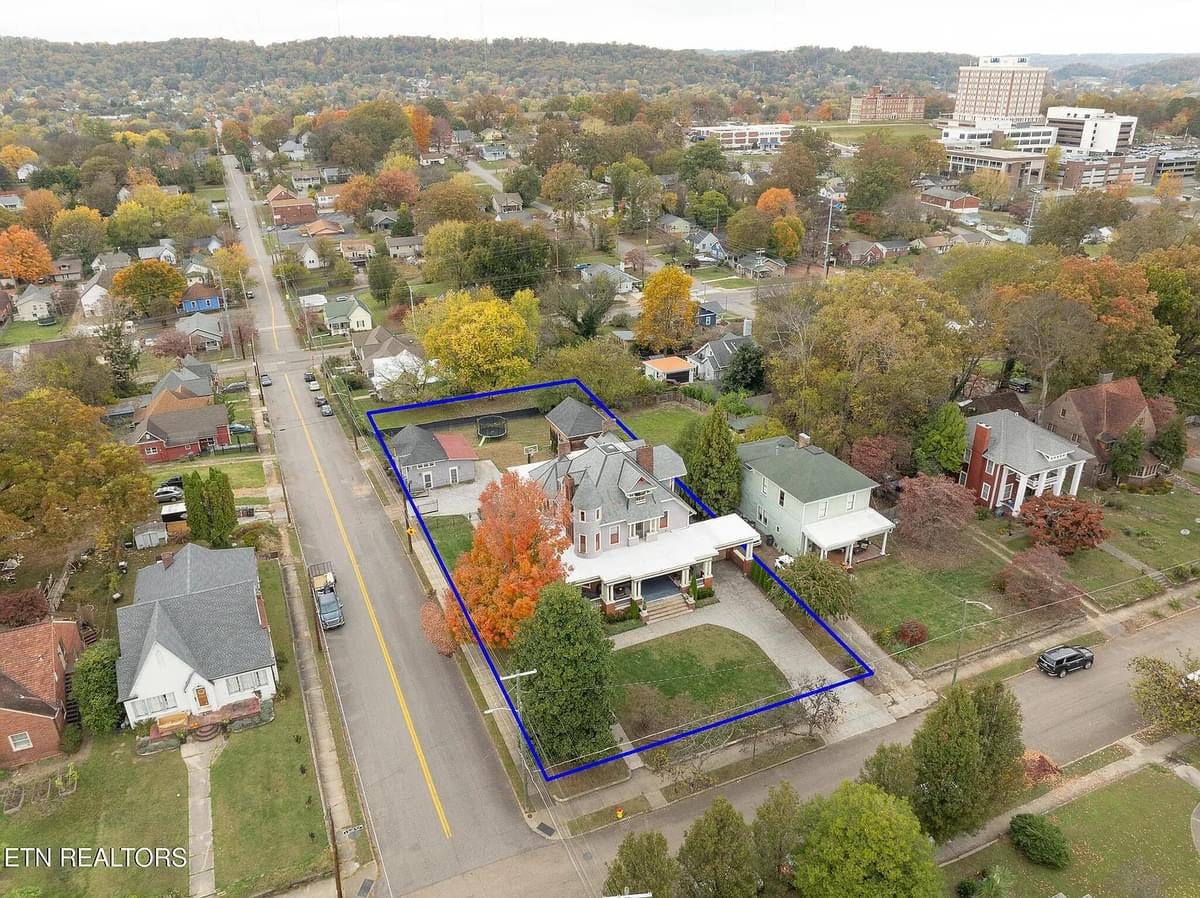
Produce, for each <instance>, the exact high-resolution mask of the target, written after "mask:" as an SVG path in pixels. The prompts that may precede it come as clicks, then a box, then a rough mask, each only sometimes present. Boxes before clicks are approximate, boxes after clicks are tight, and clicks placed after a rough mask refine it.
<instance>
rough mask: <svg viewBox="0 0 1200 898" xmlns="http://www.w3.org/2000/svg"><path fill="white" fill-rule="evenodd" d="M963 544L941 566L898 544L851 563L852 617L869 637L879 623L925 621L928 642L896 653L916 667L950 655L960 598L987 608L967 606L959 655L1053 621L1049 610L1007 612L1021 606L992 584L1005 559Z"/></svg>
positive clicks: (892, 624) (892, 625)
mask: <svg viewBox="0 0 1200 898" xmlns="http://www.w3.org/2000/svg"><path fill="white" fill-rule="evenodd" d="M967 546H968V547H967V548H966V549H965V550H964V552H963V554H962V555H961V556H960V558H959V559H958V561H959V562H960V564H959V566H957V567H954V568H950V569H946V570H942V569H937V568H933V567H930V566H927V565H924V564H923V563H921V562H919V561H918V560H917V559H915V558H912V557H909V556H907V555H906V554H905V553H904V551H903V549H901V548H899V547H897V548H896V549H892V550H891V553H890V554H889V555H888V556H887V557H886V558H880V559H876V560H874V561H869V562H866V563H865V564H861V565H858V566H856V567H855V570H854V579H855V582H856V583H857V585H858V589H859V595H858V600H857V602H856V603H855V611H854V616H855V617H856V618H857V619H858V622H859V623H861V624H862V625H863V627H864V628H865V629H866V630H867V632H868V633H870V634H871V635H872V636H873V637H875V636H877V635H878V634H879V633H880V631H881V630H884V629H885V628H896V627H899V625H900V624H901V623H903V622H904V621H906V620H917V621H920V622H921V623H923V624H925V626H927V627H928V628H929V641H928V642H926V643H924V644H923V645H920V646H918V647H917V648H915V649H908V650H905V651H904V653H903V654H902V655H901V656H900V657H901V658H905V659H907V660H909V661H911V662H912V663H914V664H916V665H917V666H919V667H922V668H928V667H931V666H933V665H935V664H939V663H941V662H943V661H948V660H950V659H951V658H953V657H954V652H955V645H956V643H957V636H956V634H957V632H958V629H959V624H960V622H961V620H962V603H963V599H964V598H965V599H969V600H973V601H977V602H983V603H984V604H986V605H989V606H990V607H991V609H992V610H991V611H988V610H986V609H984V608H981V607H980V606H978V605H967V613H966V621H967V630H966V632H965V633H964V634H963V640H962V652H963V654H964V655H966V654H968V653H970V652H971V651H974V650H975V649H979V648H983V647H984V646H987V645H991V644H993V643H996V642H999V641H1001V640H1004V639H1007V638H1010V637H1012V636H1015V635H1017V634H1018V633H1021V632H1023V631H1027V630H1032V629H1035V628H1037V627H1039V626H1042V625H1043V624H1045V623H1047V622H1049V621H1051V620H1054V619H1055V615H1058V616H1059V617H1061V612H1055V611H1043V612H1030V613H1029V614H1019V615H1016V616H1015V617H1011V616H1009V615H1011V614H1013V612H1017V611H1021V610H1023V606H1020V605H1018V604H1017V603H1016V602H1013V601H1012V600H1010V599H1008V598H1006V597H1005V596H1004V594H1003V593H1001V592H998V591H996V590H995V589H993V588H992V583H993V580H994V578H995V576H996V574H998V573H999V572H1000V570H1001V569H1002V568H1003V567H1004V565H1005V561H1004V560H1003V559H1001V558H1000V557H999V556H998V555H996V554H995V553H994V552H990V551H988V550H987V549H985V548H983V547H982V546H978V545H976V544H975V543H973V542H970V543H968V544H967ZM889 548H891V547H890V546H889ZM883 648H885V649H889V650H895V648H896V647H895V646H889V645H884V646H883Z"/></svg>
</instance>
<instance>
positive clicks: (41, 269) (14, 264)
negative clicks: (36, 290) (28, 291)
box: [0, 225, 50, 281]
mask: <svg viewBox="0 0 1200 898" xmlns="http://www.w3.org/2000/svg"><path fill="white" fill-rule="evenodd" d="M49 274H50V250H48V249H47V248H46V244H44V243H43V242H42V241H41V240H39V239H38V235H37V234H35V233H33V231H31V230H29V228H24V227H21V225H11V226H10V227H9V228H8V229H7V230H5V231H0V275H3V276H4V277H10V278H13V279H15V280H18V281H36V280H38V279H39V278H44V277H46V276H47V275H49Z"/></svg>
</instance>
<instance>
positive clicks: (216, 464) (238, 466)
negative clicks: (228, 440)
mask: <svg viewBox="0 0 1200 898" xmlns="http://www.w3.org/2000/svg"><path fill="white" fill-rule="evenodd" d="M148 467H149V472H150V476H151V477H152V478H154V482H155V483H156V484H158V483H161V482H162V481H164V480H166V479H167V478H168V477H174V476H175V475H176V474H183V475H185V476H186V475H187V474H191V473H192V472H193V471H199V472H200V474H201V475H202V476H205V477H207V476H208V469H209V468H220V469H221V471H223V472H224V473H225V474H226V475H227V476H228V477H229V485H230V486H231V487H232V488H233V489H235V490H243V489H251V488H255V489H263V488H265V487H266V485H267V475H266V473H265V472H264V471H263V466H262V461H261V460H260V459H258V458H257V457H251V458H245V457H239V458H236V459H233V458H225V459H221V458H217V459H202V460H200V461H194V462H172V463H170V464H165V465H150V466H148Z"/></svg>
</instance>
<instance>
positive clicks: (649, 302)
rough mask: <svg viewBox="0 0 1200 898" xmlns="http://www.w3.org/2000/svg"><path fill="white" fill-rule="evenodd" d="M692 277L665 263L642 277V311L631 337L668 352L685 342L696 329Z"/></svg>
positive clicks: (656, 350) (645, 345) (680, 269)
mask: <svg viewBox="0 0 1200 898" xmlns="http://www.w3.org/2000/svg"><path fill="white" fill-rule="evenodd" d="M691 291H692V278H691V275H689V274H688V273H687V272H686V271H684V270H683V269H682V268H680V267H679V266H677V265H669V266H667V267H666V268H663V269H660V270H659V271H656V272H655V273H654V274H652V275H650V277H648V278H647V279H646V288H645V291H644V292H643V295H642V314H641V317H640V318H638V320H637V323H636V324H635V325H634V328H633V337H634V340H635V341H636V342H637V343H638V345H639V346H644V347H645V348H646V349H648V350H650V351H651V352H670V351H672V350H675V349H678V348H679V347H681V346H685V345H686V344H687V343H688V342H689V341H690V340H691V337H692V332H693V331H694V330H695V329H696V305H697V304H696V301H695V300H693V299H692V293H691Z"/></svg>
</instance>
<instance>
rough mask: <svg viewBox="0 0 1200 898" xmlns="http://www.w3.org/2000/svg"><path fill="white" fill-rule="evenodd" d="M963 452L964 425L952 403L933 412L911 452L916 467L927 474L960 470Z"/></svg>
mask: <svg viewBox="0 0 1200 898" xmlns="http://www.w3.org/2000/svg"><path fill="white" fill-rule="evenodd" d="M966 451H967V421H966V419H965V418H964V417H963V414H962V411H961V410H960V409H959V407H958V406H957V405H955V404H954V403H953V402H947V403H946V404H945V405H943V406H942V407H941V408H939V409H938V410H937V413H936V414H935V415H934V416H933V419H932V420H931V421H930V422H929V424H928V426H927V427H926V428H925V430H924V431H923V432H922V434H921V439H920V441H919V442H918V443H917V447H916V449H915V450H913V456H914V458H915V459H916V462H917V465H918V467H920V469H921V470H922V471H924V472H925V473H927V474H941V473H947V474H948V473H951V472H953V471H957V470H958V469H959V468H961V467H962V460H963V453H964V452H966Z"/></svg>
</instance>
